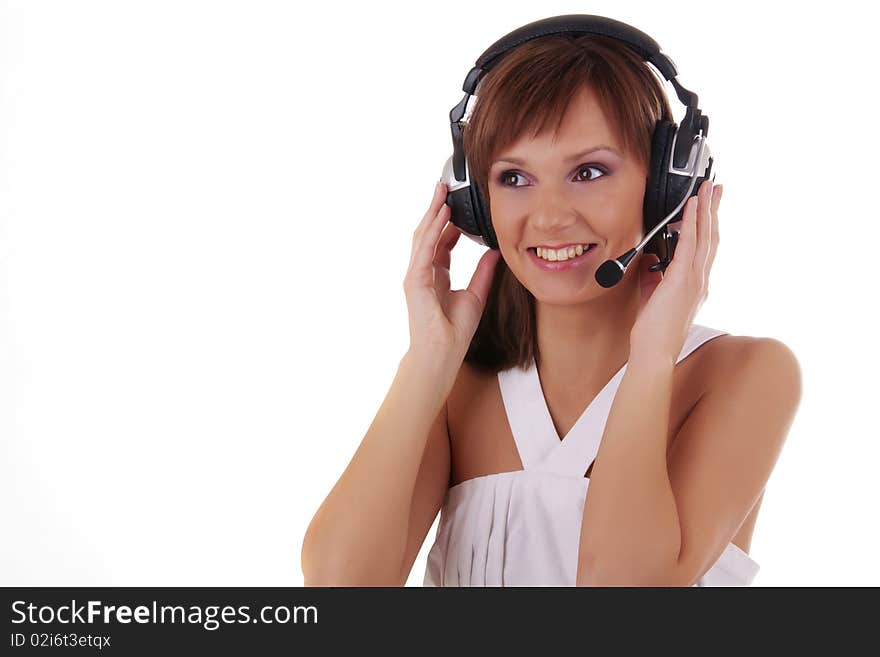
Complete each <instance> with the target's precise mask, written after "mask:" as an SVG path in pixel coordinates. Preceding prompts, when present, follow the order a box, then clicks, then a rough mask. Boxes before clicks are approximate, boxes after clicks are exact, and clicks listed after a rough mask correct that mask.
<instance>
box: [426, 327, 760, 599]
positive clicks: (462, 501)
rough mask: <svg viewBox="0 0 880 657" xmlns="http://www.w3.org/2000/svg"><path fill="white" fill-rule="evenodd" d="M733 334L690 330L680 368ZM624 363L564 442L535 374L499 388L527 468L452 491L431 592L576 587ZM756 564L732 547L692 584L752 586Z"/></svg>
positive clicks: (429, 576)
mask: <svg viewBox="0 0 880 657" xmlns="http://www.w3.org/2000/svg"><path fill="white" fill-rule="evenodd" d="M720 335H726V332H724V331H719V330H717V329H712V328H709V327H706V326H701V325H698V324H692V325H691V328H690V331H689V333H688V336H687V339H686V340H685V343H684V347H683V348H682V350H681V353H680V354H679V356H678V360H676V363H679V362H681V361H682V360H683V359H684V358H685V357H687V356H688V355H689V354H690V353H691V352H692V351H694V350H695V349H696V348H697V347H699V346H700V345H701V344H703V343H704V342H707V341H708V340H711V339H712V338H715V337H718V336H720ZM625 372H626V364H624V365H623V367H621V369H620V370H618V372H617V374H615V375H614V377H613V378H612V379H611V380H610V381H609V382H608V383H607V384H606V385H605V387H604V388H603V389H602V390H601V391H600V392H599V394H598V395H596V397H595V398H594V399H593V401H592V402H590V405H589V406H587V408H586V409H585V410H584V412H583V413H582V415H581V416H580V418H578V420H577V422H576V423H575V425H574V426H573V427H572V429H571V431H569V433H568V434H566V436H565V438H564V439H563V440H561V441H560V439H559V435H558V433H557V431H556V428H555V427H554V425H553V420H552V418H551V416H550V411H549V410H548V409H547V404H546V400H545V399H544V394H543V390H542V388H541V382H540V379H539V377H538V371H537V369H536V367H535V365H534V362H533V363H532V365H531V367H530V368H529V369H528V370H525V371H523V370H521V369H519V368H518V367H513V368H510V369H508V370H504V371H502V372H499V373H498V382H499V385H500V387H501V394H502V397H503V400H504V408H505V411H506V413H507V420H508V423H509V424H510V428H511V431H512V433H513V437H514V440H515V442H516V447H517V450H518V451H519V456H520V459H521V460H522V464H523V468H524V469H523V470H518V471H513V472H502V473H498V474H490V475H484V476H481V477H475V478H473V479H468V480H466V481H462V482H461V483H459V484H456V485H455V486H452V487H450V488H449V489H448V490H447V492H446V497H445V498H444V501H443V506H442V508H441V512H440V522H439V524H438V526H437V532H436V536H435V539H434V543H433V545H432V546H431V549H430V551H429V553H428V563H427V569H426V572H425V578H424V586H576V582H577V566H578V547H579V544H580V532H581V521H582V519H583V511H584V503H585V501H586V496H587V490H588V489H589V485H590V480H589V479H588V478H586V477H584V472H586V470H587V467H588V466H589V465H590V464H591V463H592V462H593V459H594V458H595V457H596V454H597V453H598V451H599V443H600V441H601V439H602V434H603V433H604V430H605V423H606V421H607V419H608V414H609V412H610V410H611V404H612V402H613V401H614V396H615V394H616V392H617V388H618V386H619V385H620V381H621V379H622V378H623V375H624V373H625ZM758 569H759V565H758V564H757V563H756V562H755V561H754V560H753V559H752V558H751V557H750V556H749V555H748V554H747V553H746V552H744V551H743V550H741V549H740V548H739V547H738V546H736V545H734V544H733V543H728V545H727V547H726V548H725V550H724V552H723V553H722V554H721V556H720V557H719V559H718V561H716V563H715V564H714V565H713V566H712V567H711V568H710V569H709V570H708V571H707V572H706V573H705V574H704V575H703V576H702V577H701V578H700V579H699V580H698V581H697V582H696V583H695V584H694V586H748V585H749V584H751V582H752V580H753V579H754V577H755V575H756V574H757V572H758Z"/></svg>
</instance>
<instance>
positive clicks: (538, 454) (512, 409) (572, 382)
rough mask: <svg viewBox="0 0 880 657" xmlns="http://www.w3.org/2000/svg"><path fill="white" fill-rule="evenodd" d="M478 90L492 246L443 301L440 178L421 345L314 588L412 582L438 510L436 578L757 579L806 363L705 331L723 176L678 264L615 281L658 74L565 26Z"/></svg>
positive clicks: (689, 210)
mask: <svg viewBox="0 0 880 657" xmlns="http://www.w3.org/2000/svg"><path fill="white" fill-rule="evenodd" d="M477 95H478V96H479V102H478V103H477V104H476V108H475V110H474V112H473V114H472V116H471V117H470V120H469V121H468V123H467V126H466V128H465V130H464V133H463V139H464V144H465V152H467V153H468V168H469V172H470V175H471V180H472V181H475V182H476V184H477V185H478V186H479V189H480V190H481V191H482V192H483V194H484V197H485V198H486V199H488V203H489V206H490V213H491V218H492V225H493V227H494V231H495V235H496V237H497V241H498V250H495V249H490V250H487V251H486V253H485V254H483V256H482V258H481V259H480V261H479V263H478V265H477V267H476V271H475V272H474V275H473V277H472V279H471V282H470V284H469V286H468V288H467V289H466V290H457V291H451V290H450V289H449V265H450V252H451V250H452V248H453V247H454V245H455V244H456V242H457V240H458V238H459V236H460V234H461V233H460V231H459V230H458V228H457V227H456V226H454V225H453V224H451V223H450V222H449V216H450V215H449V212H450V211H449V207H448V206H447V205H446V204H444V203H443V201H444V198H446V192H447V191H448V190H447V189H446V187H445V186H444V185H443V184H438V186H437V189H436V190H435V194H434V197H433V199H432V201H431V204H430V206H429V208H428V211H427V212H426V213H425V215H424V217H423V218H422V221H421V223H420V224H419V226H418V227H417V228H416V230H415V233H414V235H413V249H412V256H411V260H410V265H409V270H408V272H407V274H406V278H405V281H404V290H405V293H406V299H407V304H408V308H409V323H410V347H409V350H408V351H407V353H406V354H405V355H404V357H403V359H402V360H401V362H400V367H399V369H398V372H397V376H396V377H395V379H394V382H393V384H392V386H391V389H390V391H389V393H388V395H387V397H386V398H385V400H384V402H383V404H382V406H381V408H380V409H379V412H378V414H377V415H376V418H375V420H374V421H373V423H372V425H371V426H370V429H369V431H368V432H367V435H366V436H365V437H364V439H363V441H362V443H361V445H360V446H359V448H358V450H357V452H356V453H355V455H354V457H353V458H352V460H351V462H350V463H349V465H348V467H347V468H346V470H345V472H344V473H343V474H342V476H341V477H340V479H339V481H338V482H337V483H336V485H335V486H334V488H333V490H332V491H331V492H330V494H329V495H328V497H327V499H326V500H325V501H324V502H323V504H322V505H321V507H320V508H319V509H318V512H317V513H316V515H315V517H314V519H313V520H312V522H311V524H310V526H309V528H308V531H307V533H306V536H305V539H304V542H303V553H302V567H303V572H304V575H305V583H306V585H402V584H404V583H405V582H406V580H407V577H408V576H409V573H410V570H411V568H412V564H413V562H414V560H415V558H416V556H417V554H418V552H419V549H420V548H421V546H422V543H423V541H424V539H425V537H426V535H427V532H428V530H429V529H430V527H431V525H432V524H433V522H434V519H435V518H436V515H437V512H438V510H441V509H442V515H441V520H440V525H439V527H438V531H437V536H436V539H435V541H434V544H433V546H432V548H431V550H430V553H429V556H428V569H427V572H426V574H425V580H424V583H425V584H426V585H508V586H509V585H514V586H516V585H569V586H574V585H578V586H584V585H586V586H595V585H600V586H601V585H625V586H658V585H659V586H692V585H713V584H721V585H726V584H739V585H745V584H749V583H750V582H751V580H752V578H753V577H754V575H755V573H756V572H757V569H758V565H757V563H756V562H754V561H753V560H752V559H751V558H750V557H749V555H748V549H749V544H750V541H751V535H752V531H753V528H754V524H755V519H756V515H757V513H758V509H759V506H760V501H761V497H762V494H763V490H764V487H765V485H766V483H767V480H768V478H769V476H770V473H771V471H772V469H773V466H774V465H775V462H776V459H777V457H778V455H779V452H780V450H781V448H782V444H783V442H784V439H785V435H786V433H787V431H788V427H789V426H790V423H791V421H792V419H793V417H794V413H795V411H796V408H797V405H798V403H799V399H800V370H799V367H798V363H797V360H796V359H795V357H794V355H793V354H792V353H791V351H790V350H789V349H788V348H787V347H786V346H785V345H784V344H783V343H781V342H779V341H777V340H774V339H769V338H752V337H745V336H733V335H729V334H727V333H726V332H724V331H720V330H717V329H712V328H709V327H705V326H701V325H698V324H693V318H694V316H695V315H696V312H697V310H698V309H699V307H700V305H701V304H702V302H703V301H704V300H705V298H706V294H707V282H708V278H709V272H710V269H711V266H712V262H713V260H714V257H715V253H716V250H717V246H718V207H719V204H720V199H721V191H722V190H721V186H720V185H719V186H715V187H714V188H713V185H712V183H711V182H709V181H706V182H704V183H703V184H702V185H701V187H700V189H699V193H698V195H697V196H695V197H692V198H690V199H689V200H688V202H687V204H686V205H685V208H684V211H683V216H682V219H681V220H680V221H679V224H678V226H679V230H680V239H679V241H678V244H677V246H676V248H675V251H674V257H673V259H672V262H671V264H669V266H668V267H667V268H666V270H665V271H662V272H661V271H656V272H652V271H650V270H649V269H648V267H649V266H650V265H651V264H653V263H655V262H657V261H658V258H657V256H656V255H655V253H656V252H657V251H656V248H646V249H645V253H643V254H642V255H641V256H640V257H639V259H638V261H637V263H633V264H637V265H638V266H635V267H629V268H628V269H627V271H626V273H625V275H624V277H623V279H622V280H621V281H620V282H619V283H618V284H617V285H614V286H613V287H610V288H604V287H602V286H600V285H598V284H597V282H596V279H595V272H596V268H597V267H598V266H599V265H600V264H601V263H602V262H603V261H604V260H607V259H609V258H613V257H616V256H618V255H619V254H621V253H624V252H626V251H627V250H628V249H630V248H631V247H632V246H633V245H634V244H636V243H638V242H639V240H640V239H641V238H642V237H643V235H644V232H643V231H644V228H645V226H644V225H643V199H644V197H645V182H646V176H647V173H648V162H649V161H650V152H651V137H652V131H653V128H654V125H655V124H656V122H657V121H658V120H660V119H662V118H666V119H667V120H671V119H670V117H671V111H670V108H669V102H668V99H667V98H666V95H665V93H664V91H663V88H662V85H660V84H659V82H658V80H657V79H656V78H655V77H654V76H653V75H652V74H651V72H650V69H649V68H648V67H647V66H646V65H645V63H644V62H643V61H641V60H639V58H638V57H636V56H635V55H634V54H633V53H632V52H630V51H629V50H628V49H627V48H625V47H624V46H622V45H621V44H620V43H619V42H617V41H615V40H613V39H606V38H603V37H599V36H594V35H589V36H581V37H577V38H575V37H571V36H563V35H550V36H546V37H541V38H537V39H533V40H530V41H528V42H526V43H524V44H522V45H520V46H517V47H516V48H514V49H513V50H512V51H511V52H510V54H508V55H506V56H505V58H504V59H503V61H501V63H500V64H499V65H497V66H495V67H494V68H493V69H492V70H491V71H489V73H488V74H487V75H486V76H485V78H484V79H483V80H482V81H481V83H480V87H479V94H477ZM551 127H552V129H550V128H551ZM595 149H598V150H595ZM588 151H589V152H588ZM588 490H589V495H587V491H588Z"/></svg>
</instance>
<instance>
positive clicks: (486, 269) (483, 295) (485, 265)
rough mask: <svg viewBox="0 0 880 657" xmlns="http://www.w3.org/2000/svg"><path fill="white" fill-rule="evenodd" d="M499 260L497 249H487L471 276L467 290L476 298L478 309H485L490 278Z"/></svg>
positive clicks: (499, 253) (499, 252)
mask: <svg viewBox="0 0 880 657" xmlns="http://www.w3.org/2000/svg"><path fill="white" fill-rule="evenodd" d="M500 259H501V251H499V250H498V249H487V250H486V252H485V253H484V254H483V256H482V257H481V258H480V261H479V262H478V263H477V268H476V270H474V274H473V276H471V282H470V283H468V286H467V289H468V290H469V291H470V292H471V293H472V294H473V295H474V296H475V297H477V300H478V301H479V304H480V308H485V307H486V299H488V298H489V288H490V287H491V285H492V277H493V275H494V273H495V268H496V267H497V266H498V261H499V260H500Z"/></svg>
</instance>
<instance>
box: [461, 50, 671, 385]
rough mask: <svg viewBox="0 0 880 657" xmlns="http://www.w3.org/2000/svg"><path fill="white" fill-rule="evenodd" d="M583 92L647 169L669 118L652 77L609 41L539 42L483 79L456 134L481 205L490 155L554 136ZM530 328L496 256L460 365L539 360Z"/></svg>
mask: <svg viewBox="0 0 880 657" xmlns="http://www.w3.org/2000/svg"><path fill="white" fill-rule="evenodd" d="M584 87H589V88H590V89H591V90H592V91H593V92H594V93H595V94H596V96H597V99H598V102H599V105H600V107H601V108H602V111H603V113H604V114H605V116H606V118H607V120H608V121H609V123H610V126H611V129H612V130H613V131H614V134H615V135H616V137H617V139H618V141H619V143H620V145H621V147H622V148H623V150H624V152H625V153H629V154H631V155H632V156H634V157H636V158H638V160H639V162H641V163H642V164H643V165H644V166H645V168H646V169H647V167H648V163H649V162H650V159H651V138H652V135H653V132H654V126H655V124H656V122H657V121H659V120H666V121H673V120H674V119H673V117H672V110H671V109H670V105H669V99H668V98H667V96H666V92H665V90H664V89H663V85H662V83H661V82H660V81H659V79H658V78H657V76H656V75H655V74H654V73H652V71H651V70H650V69H649V68H648V65H647V64H646V63H645V62H644V61H643V60H642V59H641V58H640V57H639V56H638V55H636V54H635V53H633V52H632V51H630V50H629V49H628V48H627V47H626V46H624V45H623V44H621V43H620V42H618V41H616V40H614V39H610V38H607V37H602V36H594V35H583V36H573V35H558V34H557V35H550V36H544V37H539V38H536V39H532V40H531V41H527V42H525V43H523V44H522V45H519V46H517V47H516V48H515V49H513V50H512V51H510V52H509V53H507V54H506V55H504V56H503V59H501V60H500V61H498V62H497V63H496V64H495V65H494V66H493V68H491V69H490V70H489V71H488V72H487V73H486V74H485V75H484V77H483V78H482V79H481V80H480V83H479V85H478V86H477V88H476V90H475V95H476V96H477V97H478V99H477V100H476V101H475V104H474V109H473V111H472V112H471V115H470V117H469V119H468V123H467V124H465V126H464V128H463V131H462V139H463V145H464V151H465V153H466V154H467V160H468V173H469V177H470V181H471V184H476V185H477V187H478V189H479V191H480V193H482V195H483V198H485V199H486V202H487V203H488V201H489V189H488V176H489V169H490V166H491V162H492V161H493V159H494V156H495V155H496V154H497V153H498V152H500V151H501V150H503V149H504V148H507V147H508V146H509V145H510V144H512V143H514V142H515V141H516V140H517V139H518V138H519V136H520V135H522V134H525V133H526V131H529V130H530V131H531V135H532V138H534V137H535V136H537V135H539V134H541V133H542V132H543V131H544V128H545V127H546V126H547V124H548V123H549V122H551V121H553V122H554V124H553V136H554V138H555V137H556V136H557V135H558V131H559V128H560V126H561V124H562V119H563V118H564V115H565V110H566V109H567V107H568V105H569V103H570V102H571V100H572V99H573V98H574V97H575V96H576V95H577V94H578V93H579V92H580V91H581V90H582V88H584ZM646 228H648V227H646ZM657 239H659V234H658V235H657V236H655V237H654V238H653V239H652V240H651V242H650V243H649V244H648V245H646V247H645V251H646V252H652V251H653V248H654V242H655V241H656V240H657ZM536 329H537V324H536V320H535V298H534V296H533V295H532V293H531V292H529V290H527V289H526V288H525V287H524V286H523V285H522V284H521V283H520V282H519V281H518V280H517V278H516V277H515V276H514V275H513V273H511V271H510V269H509V268H508V267H507V264H506V263H505V262H504V259H503V258H500V259H499V260H498V263H497V264H496V266H495V272H494V275H493V278H492V285H491V288H490V290H489V297H488V299H487V301H486V307H485V309H484V311H483V315H482V317H481V318H480V323H479V325H478V326H477V330H476V332H475V333H474V336H473V339H472V340H471V343H470V345H469V347H468V351H467V354H466V355H465V361H467V362H470V363H472V364H474V365H476V366H477V367H479V368H480V369H483V370H488V371H490V372H493V373H496V372H498V371H500V370H505V369H508V368H510V367H513V366H518V367H521V368H525V367H526V366H527V365H528V364H529V363H530V361H531V360H532V359H533V358H535V359H536V358H537V356H538V336H537V330H536Z"/></svg>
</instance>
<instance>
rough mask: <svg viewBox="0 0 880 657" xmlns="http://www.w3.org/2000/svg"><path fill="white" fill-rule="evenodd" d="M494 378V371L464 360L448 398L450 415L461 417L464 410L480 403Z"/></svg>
mask: <svg viewBox="0 0 880 657" xmlns="http://www.w3.org/2000/svg"><path fill="white" fill-rule="evenodd" d="M493 378H494V375H493V374H492V373H490V372H487V371H486V370H483V369H481V368H479V367H477V366H475V365H474V364H472V363H469V362H467V361H463V362H462V364H461V367H460V368H459V370H458V374H457V375H456V377H455V383H454V384H453V386H452V391H451V392H450V393H449V398H448V400H447V408H448V413H449V417H450V418H452V417H453V416H454V417H460V415H461V414H462V413H463V412H466V411H467V410H468V409H469V408H473V407H474V405H475V404H477V403H479V402H480V401H481V400H482V399H483V398H484V397H485V395H486V393H487V392H488V389H489V385H488V384H490V383H491V381H492V380H493Z"/></svg>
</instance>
